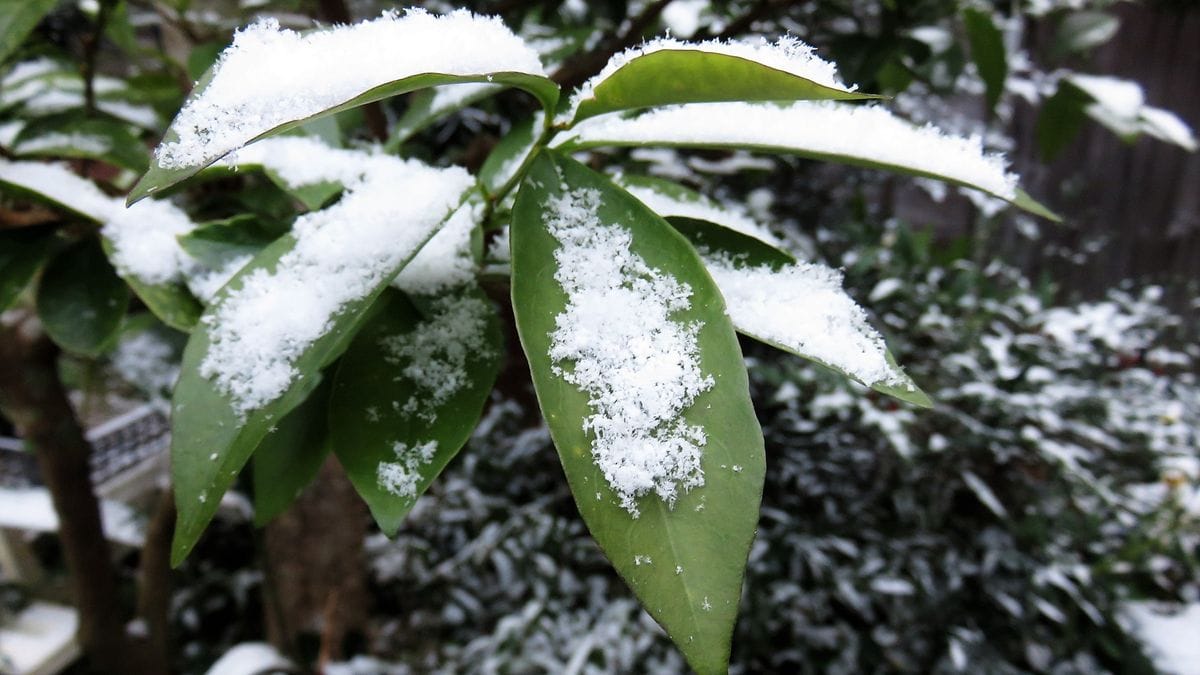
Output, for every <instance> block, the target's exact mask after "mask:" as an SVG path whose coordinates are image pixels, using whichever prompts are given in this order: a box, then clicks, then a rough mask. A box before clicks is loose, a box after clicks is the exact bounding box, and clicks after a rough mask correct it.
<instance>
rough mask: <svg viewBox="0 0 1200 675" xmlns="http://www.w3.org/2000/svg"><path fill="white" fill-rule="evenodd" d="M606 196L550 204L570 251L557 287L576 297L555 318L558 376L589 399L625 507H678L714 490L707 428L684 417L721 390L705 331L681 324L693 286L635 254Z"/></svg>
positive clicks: (562, 250)
mask: <svg viewBox="0 0 1200 675" xmlns="http://www.w3.org/2000/svg"><path fill="white" fill-rule="evenodd" d="M599 202H600V193H599V192H597V191H595V190H575V191H572V192H567V193H564V194H563V195H561V196H559V197H557V198H555V199H554V200H553V201H552V202H551V203H550V212H549V213H548V214H547V225H548V228H549V230H550V233H551V234H552V235H553V236H554V237H555V238H556V239H557V240H558V242H559V244H561V246H560V247H559V248H558V250H556V251H555V254H554V258H555V262H556V263H557V269H556V271H555V274H554V278H555V280H557V281H558V283H559V284H560V285H561V286H562V288H563V290H564V291H565V292H566V294H567V306H566V308H565V310H564V311H563V312H562V313H560V314H559V315H558V316H557V317H555V329H554V331H553V333H552V334H551V347H550V357H551V359H552V360H553V362H554V372H555V373H556V374H558V375H559V376H561V377H562V378H563V379H565V380H566V381H568V382H570V383H572V384H574V385H576V386H578V387H579V388H580V389H582V390H583V391H584V392H586V393H587V394H588V397H589V401H588V403H589V405H590V406H591V409H592V414H591V415H589V416H588V417H587V418H586V419H585V420H584V423H583V428H584V430H585V431H590V432H592V434H593V435H594V437H595V438H594V440H593V442H592V455H593V457H595V459H596V463H597V465H598V466H599V468H600V470H601V472H602V473H603V474H604V477H605V479H606V480H607V481H608V483H609V485H610V486H611V487H612V488H613V490H614V491H615V492H616V493H617V496H618V497H619V498H620V501H621V506H623V507H624V508H625V509H626V510H628V511H629V512H630V513H631V514H634V515H635V516H636V515H637V514H638V509H637V506H636V504H635V500H636V499H637V498H638V497H640V496H642V495H644V494H646V493H648V492H650V491H651V490H653V491H654V492H656V493H657V494H658V496H659V497H660V498H662V499H663V500H664V501H666V502H667V503H668V504H672V503H673V502H674V500H675V498H676V497H677V496H678V494H679V491H680V489H681V488H682V489H683V490H688V489H691V488H693V487H697V486H700V485H703V484H704V474H703V470H702V468H701V465H700V460H701V448H702V447H703V446H704V444H705V443H706V441H707V439H706V437H705V434H704V429H703V428H701V427H699V426H695V425H691V424H688V423H687V421H686V420H685V419H684V418H683V412H684V411H685V410H687V409H688V407H689V406H691V405H692V403H693V402H694V401H695V400H696V397H697V396H699V395H700V394H701V393H702V392H704V391H706V390H708V389H709V388H711V387H712V386H713V384H714V381H713V379H712V377H711V376H708V375H705V374H703V373H702V372H701V370H700V359H699V345H698V344H697V334H698V333H699V330H700V327H701V326H700V325H699V324H698V323H688V324H684V323H680V322H678V321H675V320H672V318H671V316H672V315H673V314H675V313H677V312H680V311H684V310H686V309H688V308H689V307H690V305H691V301H690V297H691V294H692V290H691V287H690V286H688V285H687V284H685V283H681V282H679V281H678V280H676V279H675V278H674V277H672V276H670V275H669V274H666V273H664V272H662V271H660V270H656V269H654V268H651V267H650V266H649V265H647V264H646V261H645V260H644V259H642V258H641V257H640V256H638V255H637V254H635V253H633V252H632V251H631V250H630V245H631V243H632V237H631V235H630V233H629V232H628V231H627V230H625V229H624V228H622V227H620V226H618V225H610V224H606V223H603V222H601V221H600V219H599V218H598V217H597V216H596V212H597V209H598V207H599Z"/></svg>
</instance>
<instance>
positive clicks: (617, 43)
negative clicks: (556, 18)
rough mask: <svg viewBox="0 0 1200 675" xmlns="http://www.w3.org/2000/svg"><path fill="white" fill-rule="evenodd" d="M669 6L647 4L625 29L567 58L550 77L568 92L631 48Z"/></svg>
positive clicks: (664, 1)
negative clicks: (623, 51) (617, 55)
mask: <svg viewBox="0 0 1200 675" xmlns="http://www.w3.org/2000/svg"><path fill="white" fill-rule="evenodd" d="M669 4H671V0H655V2H652V3H650V4H649V5H647V6H646V8H645V9H644V10H642V12H641V14H638V15H637V16H635V17H633V18H632V19H630V20H629V23H628V25H626V27H625V30H623V31H621V32H620V33H619V34H616V35H612V36H609V37H608V38H606V39H604V40H601V42H600V46H598V47H596V48H595V49H593V50H592V51H590V52H585V53H583V54H578V55H576V56H574V57H573V58H571V59H568V60H567V62H566V63H564V64H563V65H562V67H560V68H559V69H558V70H557V71H556V72H555V73H554V74H553V75H551V79H553V80H554V81H555V82H557V83H559V84H560V85H562V86H563V87H564V88H567V89H570V88H572V87H577V86H579V85H581V84H583V82H584V80H586V79H588V78H589V77H591V76H592V75H595V74H596V73H598V72H600V69H601V68H603V67H604V64H606V63H608V60H609V59H611V58H612V57H613V55H614V54H616V53H617V52H619V51H621V50H622V49H626V48H628V47H632V46H633V45H635V44H637V43H638V42H639V41H640V40H641V39H642V38H643V37H645V33H646V30H647V29H648V28H650V27H651V26H652V25H654V22H655V21H657V20H658V17H659V15H660V14H662V11H663V10H664V9H666V7H667V5H669Z"/></svg>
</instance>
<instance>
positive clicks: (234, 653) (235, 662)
mask: <svg viewBox="0 0 1200 675" xmlns="http://www.w3.org/2000/svg"><path fill="white" fill-rule="evenodd" d="M293 670H294V666H293V665H292V662H291V661H288V660H287V659H286V658H284V657H283V655H282V654H280V653H279V652H278V651H277V650H276V649H275V648H274V647H272V646H271V645H269V644H267V643H265V642H243V643H241V644H239V645H234V647H233V648H232V649H230V650H229V651H227V652H225V655H224V656H222V657H221V658H219V659H217V662H216V663H214V664H212V667H211V668H209V669H208V673H207V675H263V674H264V673H271V672H275V671H285V672H292V671H293Z"/></svg>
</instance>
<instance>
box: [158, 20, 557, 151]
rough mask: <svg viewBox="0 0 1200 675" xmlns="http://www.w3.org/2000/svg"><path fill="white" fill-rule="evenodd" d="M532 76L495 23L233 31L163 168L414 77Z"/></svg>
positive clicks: (376, 23)
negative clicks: (509, 73)
mask: <svg viewBox="0 0 1200 675" xmlns="http://www.w3.org/2000/svg"><path fill="white" fill-rule="evenodd" d="M497 71H515V72H522V73H529V74H533V75H542V74H543V72H544V71H543V67H542V64H541V62H540V61H539V59H538V55H537V53H536V52H535V51H534V50H533V49H532V48H530V47H529V46H527V45H526V44H525V43H524V42H522V41H521V39H520V38H518V37H517V36H516V35H514V34H513V33H512V31H510V30H509V29H508V28H507V27H505V26H504V24H503V23H501V22H500V20H499V19H495V18H488V17H481V16H477V15H475V14H472V13H470V12H468V11H465V10H459V11H455V12H452V13H450V14H447V15H444V16H435V15H433V14H430V13H428V12H426V11H424V10H418V9H412V10H408V11H407V12H405V13H395V12H388V13H385V14H384V15H383V16H382V17H380V18H378V19H375V20H373V21H363V22H361V23H357V24H354V25H350V26H341V27H337V28H334V29H331V30H325V31H319V32H313V33H307V34H300V33H297V32H295V31H291V30H286V29H283V28H281V27H280V25H279V22H278V21H276V20H274V19H263V20H261V21H259V22H257V23H254V24H252V25H250V26H249V27H247V28H245V29H243V30H241V31H239V32H238V33H237V34H236V35H235V36H234V40H233V44H232V45H230V46H229V47H228V48H227V49H226V50H225V51H224V52H223V53H222V54H221V57H220V59H219V60H218V62H217V65H216V66H215V69H214V74H213V77H212V80H211V81H210V82H209V84H208V86H207V87H206V88H205V89H204V90H203V91H202V92H201V93H200V95H199V96H198V97H197V98H195V99H193V100H191V101H189V102H188V103H187V104H186V105H185V106H184V108H183V110H181V111H180V113H179V116H178V117H177V118H176V120H175V122H174V123H173V124H172V129H173V130H174V131H175V132H176V133H177V134H178V140H177V141H174V142H170V143H164V144H163V145H161V146H160V147H159V149H158V152H157V160H158V163H159V165H160V166H162V167H164V168H182V167H195V166H203V165H205V164H207V163H209V162H211V161H213V160H215V159H217V158H219V157H221V156H222V155H225V154H226V153H228V152H229V151H231V150H233V149H235V148H237V147H238V146H240V145H243V144H245V143H247V142H248V141H250V140H252V139H254V138H255V137H257V136H259V135H261V134H263V133H265V132H267V131H269V130H271V129H273V128H275V127H277V126H280V125H282V124H285V123H287V122H290V121H293V120H300V119H304V118H307V117H310V116H313V115H316V114H319V113H321V112H323V111H325V110H327V109H330V108H333V107H336V106H338V105H341V104H343V103H345V102H346V101H349V100H351V99H353V98H355V97H356V96H359V95H360V94H362V93H364V92H366V91H369V90H371V89H373V88H375V87H378V86H381V85H384V84H387V83H389V82H392V81H395V80H401V79H404V78H408V77H412V76H415V75H420V74H423V73H443V74H448V75H479V74H486V73H489V72H497Z"/></svg>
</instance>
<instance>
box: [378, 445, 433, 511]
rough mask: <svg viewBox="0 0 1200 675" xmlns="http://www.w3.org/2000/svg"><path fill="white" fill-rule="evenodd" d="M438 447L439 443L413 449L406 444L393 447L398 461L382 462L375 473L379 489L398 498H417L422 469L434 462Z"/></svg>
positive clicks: (416, 446) (413, 447) (415, 446)
mask: <svg viewBox="0 0 1200 675" xmlns="http://www.w3.org/2000/svg"><path fill="white" fill-rule="evenodd" d="M437 446H438V444H437V441H429V442H428V443H421V444H419V445H414V446H411V447H409V445H408V444H406V443H396V444H395V445H393V446H392V451H393V452H395V453H396V461H395V462H380V463H379V468H378V469H377V470H376V472H375V477H376V479H377V480H378V481H379V487H381V488H383V489H384V490H386V491H388V492H390V493H391V494H393V495H396V496H397V497H407V498H410V499H411V498H412V497H416V496H417V483H418V482H420V480H421V473H420V471H421V467H422V466H424V465H426V464H428V463H429V462H431V461H433V456H434V454H435V453H437Z"/></svg>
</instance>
